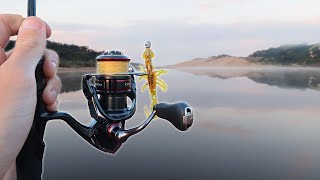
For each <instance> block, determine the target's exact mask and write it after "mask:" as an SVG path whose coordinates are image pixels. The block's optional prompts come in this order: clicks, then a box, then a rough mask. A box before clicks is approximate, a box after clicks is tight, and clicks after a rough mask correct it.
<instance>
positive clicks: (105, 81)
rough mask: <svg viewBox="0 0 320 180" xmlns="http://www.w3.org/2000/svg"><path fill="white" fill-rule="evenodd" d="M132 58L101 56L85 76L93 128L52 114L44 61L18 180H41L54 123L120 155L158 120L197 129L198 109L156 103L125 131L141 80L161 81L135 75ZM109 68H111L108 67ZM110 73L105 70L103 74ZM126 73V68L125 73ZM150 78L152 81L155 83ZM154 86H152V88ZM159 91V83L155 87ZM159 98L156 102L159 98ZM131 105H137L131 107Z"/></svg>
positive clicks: (31, 12) (32, 1) (31, 3)
mask: <svg viewBox="0 0 320 180" xmlns="http://www.w3.org/2000/svg"><path fill="white" fill-rule="evenodd" d="M28 16H36V0H28ZM129 61H130V58H129V57H128V56H126V55H125V54H124V53H123V52H121V51H107V52H106V53H104V54H102V55H100V56H98V57H97V69H98V72H97V73H96V74H85V75H83V77H82V90H83V93H84V96H85V98H86V99H87V102H88V109H89V113H90V116H91V118H92V120H91V123H90V124H89V125H83V124H81V123H80V122H78V121H77V120H76V119H75V118H74V117H72V115H70V114H68V113H66V112H59V111H58V112H50V111H48V110H47V109H46V108H45V105H44V103H43V100H42V93H43V90H44V88H45V87H46V81H45V78H44V73H43V64H44V58H43V57H42V59H41V60H40V61H39V63H38V65H37V68H36V71H35V78H36V82H37V105H36V110H35V116H34V121H33V125H32V127H31V130H30V133H29V136H28V138H27V140H26V142H25V144H24V146H23V148H22V150H21V152H20V154H19V156H18V158H17V175H18V179H27V178H26V177H30V174H32V178H33V179H41V172H42V158H43V153H44V142H43V137H44V133H45V128H46V124H47V122H48V121H50V120H62V121H64V122H66V123H67V124H68V125H69V126H70V127H71V128H72V129H73V130H74V131H75V132H77V134H78V135H80V136H81V137H82V138H83V139H85V140H86V141H87V142H88V143H89V144H91V145H93V146H94V147H95V148H97V149H99V150H101V151H103V152H107V153H112V154H114V153H116V152H117V150H118V149H119V148H120V147H121V145H122V144H123V143H124V142H125V141H126V140H127V139H128V138H129V137H131V136H132V135H134V134H137V133H139V132H141V131H142V130H143V129H145V128H146V127H147V126H148V125H149V124H150V122H151V121H152V120H153V119H154V118H155V117H158V118H162V119H166V120H168V121H169V122H171V123H172V124H173V125H174V126H175V127H176V128H177V129H179V130H181V131H186V130H188V129H189V128H190V127H191V125H192V124H193V110H192V108H191V106H189V105H188V104H186V103H185V102H179V103H174V104H167V103H156V104H154V105H153V107H152V110H151V112H150V113H149V114H148V117H147V119H146V120H145V121H143V122H142V123H141V124H140V125H139V126H137V127H133V128H130V129H126V128H125V124H126V121H127V120H129V119H130V118H131V117H132V116H133V115H134V114H135V111H136V103H137V101H136V99H137V93H136V82H135V76H140V77H142V76H145V77H147V78H148V79H149V82H152V81H153V80H154V81H157V82H158V79H156V78H157V77H156V74H158V73H157V72H156V71H154V72H153V75H152V74H150V73H151V72H135V70H134V68H133V67H131V66H130V65H129ZM115 62H122V64H123V67H124V70H122V71H121V72H111V70H109V68H110V67H113V65H114V64H113V63H115ZM108 63H109V64H108ZM102 68H104V70H103V71H99V69H102ZM122 69H123V68H122ZM149 77H152V78H151V79H150V78H149ZM149 85H152V84H150V83H149ZM153 86H154V87H156V84H153ZM153 98H154V97H153ZM128 100H129V101H131V105H130V106H129V105H128V103H127V102H128Z"/></svg>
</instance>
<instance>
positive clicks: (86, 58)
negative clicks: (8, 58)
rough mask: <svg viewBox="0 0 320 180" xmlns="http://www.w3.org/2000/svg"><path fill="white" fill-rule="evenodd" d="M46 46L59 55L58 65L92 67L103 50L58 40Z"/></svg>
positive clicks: (13, 42)
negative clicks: (63, 42) (99, 50)
mask: <svg viewBox="0 0 320 180" xmlns="http://www.w3.org/2000/svg"><path fill="white" fill-rule="evenodd" d="M14 45H15V41H10V42H9V44H8V45H7V47H6V48H5V50H6V51H8V50H10V49H12V48H13V47H14ZM47 48H48V49H52V50H54V51H56V52H57V53H58V54H59V57H60V67H94V66H95V64H96V61H95V59H96V57H97V56H98V55H100V54H101V53H103V52H97V51H94V50H92V49H89V47H87V46H77V45H73V44H71V45H70V44H62V43H58V42H52V41H48V42H47Z"/></svg>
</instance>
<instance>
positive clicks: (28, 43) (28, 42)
mask: <svg viewBox="0 0 320 180" xmlns="http://www.w3.org/2000/svg"><path fill="white" fill-rule="evenodd" d="M17 46H21V47H23V48H28V49H34V48H38V47H40V42H39V41H37V40H36V39H34V38H30V39H24V40H22V41H20V42H19V43H17Z"/></svg>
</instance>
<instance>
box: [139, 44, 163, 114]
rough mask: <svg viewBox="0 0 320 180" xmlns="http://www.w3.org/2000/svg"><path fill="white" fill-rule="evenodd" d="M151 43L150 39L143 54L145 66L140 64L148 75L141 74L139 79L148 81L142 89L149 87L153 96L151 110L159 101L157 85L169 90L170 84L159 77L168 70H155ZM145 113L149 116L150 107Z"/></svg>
mask: <svg viewBox="0 0 320 180" xmlns="http://www.w3.org/2000/svg"><path fill="white" fill-rule="evenodd" d="M150 47H151V43H150V42H149V41H148V42H147V43H146V49H145V51H144V53H143V55H142V57H143V59H144V60H145V67H143V66H140V68H141V71H143V72H144V73H146V74H147V75H144V76H141V77H140V78H139V80H142V79H146V80H147V83H146V84H145V85H144V86H143V87H142V91H145V90H146V88H147V87H149V88H148V90H149V93H150V97H151V107H150V110H151V111H152V110H153V107H154V106H155V105H156V104H157V103H158V100H157V86H158V87H160V89H161V90H162V91H164V92H165V91H167V90H168V85H167V84H166V83H165V82H164V81H163V80H161V79H160V78H159V76H161V75H162V74H166V73H168V71H166V70H163V69H159V70H155V69H154V67H153V64H152V59H153V58H154V53H153V51H152V50H151V48H150ZM145 113H146V115H147V116H149V114H150V112H149V111H148V108H146V107H145Z"/></svg>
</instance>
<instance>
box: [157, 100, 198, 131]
mask: <svg viewBox="0 0 320 180" xmlns="http://www.w3.org/2000/svg"><path fill="white" fill-rule="evenodd" d="M154 110H155V111H156V115H157V116H158V117H160V118H163V119H166V120H168V121H169V122H171V123H172V124H173V125H174V126H175V127H176V128H177V129H179V130H180V131H186V130H188V129H189V128H190V127H191V125H192V123H193V110H192V108H191V106H189V105H188V104H186V103H185V102H179V103H175V104H167V103H159V104H157V105H155V107H154Z"/></svg>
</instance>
